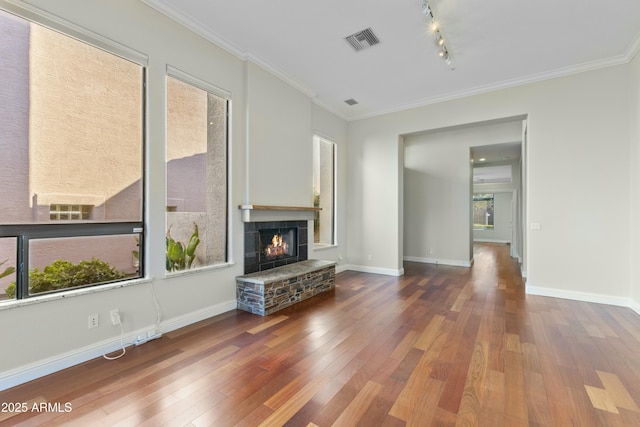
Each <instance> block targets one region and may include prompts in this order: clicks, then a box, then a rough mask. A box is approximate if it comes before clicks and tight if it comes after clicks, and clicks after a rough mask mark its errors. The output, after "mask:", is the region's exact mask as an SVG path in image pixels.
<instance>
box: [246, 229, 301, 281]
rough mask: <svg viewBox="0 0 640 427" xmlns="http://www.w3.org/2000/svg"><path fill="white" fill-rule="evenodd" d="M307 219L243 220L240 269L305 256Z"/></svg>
mask: <svg viewBox="0 0 640 427" xmlns="http://www.w3.org/2000/svg"><path fill="white" fill-rule="evenodd" d="M307 231H308V223H307V221H271V222H245V224H244V252H245V254H244V273H245V274H249V273H255V272H256V271H264V270H269V269H271V268H274V267H279V266H281V265H287V264H292V263H295V262H298V261H303V260H306V259H307V240H308V239H307Z"/></svg>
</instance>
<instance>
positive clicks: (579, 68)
mask: <svg viewBox="0 0 640 427" xmlns="http://www.w3.org/2000/svg"><path fill="white" fill-rule="evenodd" d="M634 45H637V46H635V52H637V51H638V49H640V38H639V39H638V40H636V42H634ZM632 46H633V45H632ZM632 53H633V54H635V53H634V49H633V48H630V49H628V50H627V52H626V53H625V54H623V55H618V56H614V57H610V58H607V59H603V60H599V61H592V62H587V63H584V64H580V65H576V66H571V67H565V68H559V69H556V70H552V71H547V72H543V73H537V74H530V75H528V76H524V77H519V78H516V79H511V80H504V81H501V82H498V83H494V84H489V85H483V86H477V87H473V88H470V89H467V90H463V91H459V92H453V93H449V94H446V95H443V96H437V97H431V98H425V99H422V100H419V101H416V102H412V103H409V104H403V105H399V106H396V107H391V108H388V109H384V110H378V111H375V112H371V113H367V114H363V115H359V116H354V117H351V118H349V119H348V120H349V121H356V120H362V119H368V118H372V117H378V116H382V115H385V114H391V113H397V112H401V111H406V110H411V109H414V108H420V107H425V106H428V105H433V104H439V103H441V102H446V101H453V100H455V99H460V98H466V97H469V96H474V95H481V94H485V93H489V92H495V91H498V90H501V89H508V88H512V87H516V86H524V85H527V84H531V83H539V82H542V81H545V80H551V79H556V78H560V77H566V76H570V75H573V74H580V73H584V72H587V71H594V70H599V69H602V68H607V67H613V66H617V65H624V64H628V63H629V62H630V61H631V59H633V54H632Z"/></svg>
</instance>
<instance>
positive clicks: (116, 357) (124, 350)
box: [102, 314, 127, 360]
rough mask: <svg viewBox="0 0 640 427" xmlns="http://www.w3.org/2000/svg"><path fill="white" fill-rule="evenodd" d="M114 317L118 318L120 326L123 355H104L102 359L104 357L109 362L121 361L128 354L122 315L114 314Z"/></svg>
mask: <svg viewBox="0 0 640 427" xmlns="http://www.w3.org/2000/svg"><path fill="white" fill-rule="evenodd" d="M114 316H117V318H118V325H120V346H121V347H122V353H120V354H119V355H117V356H107V355H106V354H103V355H102V357H104V358H105V359H107V360H117V359H120V358H121V357H122V356H124V355H125V354H126V353H127V349H126V348H125V346H124V327H123V326H122V321H121V320H120V315H119V314H114Z"/></svg>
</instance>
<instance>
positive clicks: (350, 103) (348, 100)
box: [344, 98, 358, 105]
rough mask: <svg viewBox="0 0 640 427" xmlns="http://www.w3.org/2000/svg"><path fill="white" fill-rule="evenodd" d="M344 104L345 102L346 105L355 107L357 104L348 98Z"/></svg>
mask: <svg viewBox="0 0 640 427" xmlns="http://www.w3.org/2000/svg"><path fill="white" fill-rule="evenodd" d="M344 102H346V103H347V105H356V104H357V103H358V101H356V100H355V99H353V98H349V99H347V100H345V101H344Z"/></svg>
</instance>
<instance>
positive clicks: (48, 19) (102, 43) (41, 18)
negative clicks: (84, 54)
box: [0, 0, 149, 67]
mask: <svg viewBox="0 0 640 427" xmlns="http://www.w3.org/2000/svg"><path fill="white" fill-rule="evenodd" d="M0 8H1V9H4V10H6V11H7V12H9V13H13V14H15V15H17V16H20V17H21V18H23V19H26V20H28V21H31V22H34V23H36V24H38V25H42V26H43V27H46V28H49V29H51V30H54V31H56V32H59V33H61V34H64V35H66V36H69V37H72V38H74V39H76V40H80V41H82V42H84V43H87V44H89V45H92V46H94V47H96V48H98V49H101V50H104V51H106V52H108V53H111V54H114V55H116V56H119V57H121V58H123V59H126V60H128V61H132V62H135V63H136V64H138V65H141V66H143V67H147V66H148V63H149V58H148V57H147V55H145V54H143V53H141V52H138V51H137V50H135V49H132V48H130V47H128V46H125V45H123V44H120V43H118V42H116V41H114V40H112V39H109V38H107V37H104V36H102V35H99V34H96V33H94V32H93V31H90V30H88V29H86V28H84V27H81V26H80V25H77V24H74V23H72V22H70V21H67V20H66V19H63V18H61V17H59V16H57V15H54V14H52V13H49V12H47V11H45V10H43V9H40V8H38V7H36V6H33V5H31V4H28V3H26V2H24V1H21V0H0Z"/></svg>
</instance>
